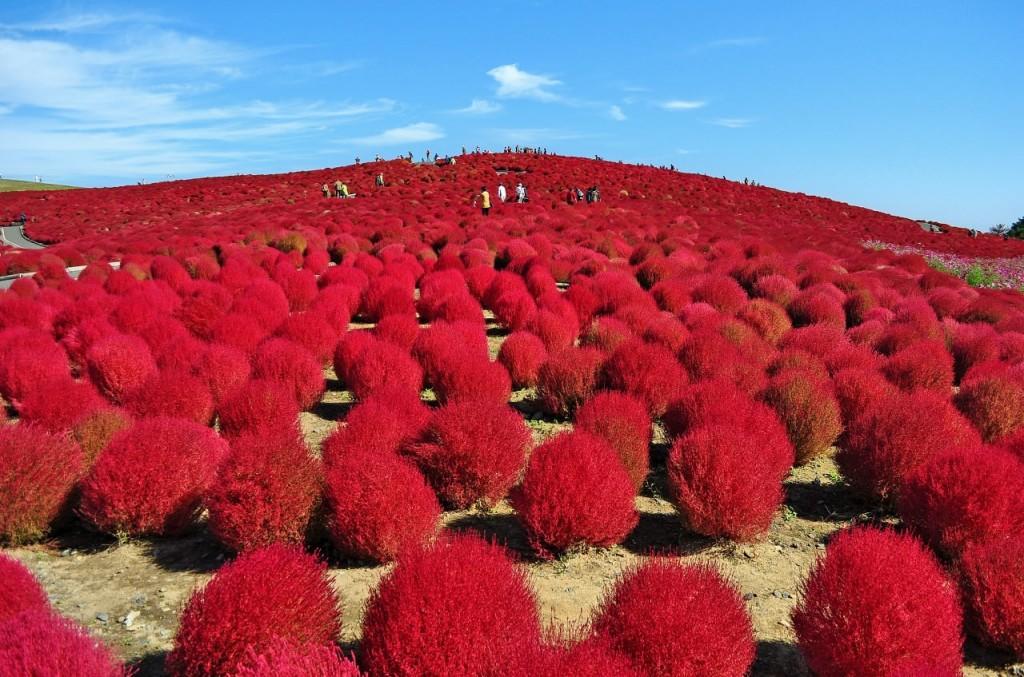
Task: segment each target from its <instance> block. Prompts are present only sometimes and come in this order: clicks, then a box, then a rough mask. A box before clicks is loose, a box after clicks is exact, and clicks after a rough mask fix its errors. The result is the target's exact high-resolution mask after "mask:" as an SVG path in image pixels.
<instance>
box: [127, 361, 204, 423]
mask: <svg viewBox="0 0 1024 677" xmlns="http://www.w3.org/2000/svg"><path fill="white" fill-rule="evenodd" d="M126 405H127V409H128V411H129V412H131V414H132V415H133V416H135V417H136V418H147V417H152V416H173V417H175V418H183V419H186V420H189V421H193V422H195V423H199V424H201V425H209V424H210V422H211V421H212V420H213V395H211V394H210V391H209V390H208V389H207V388H206V385H205V384H204V383H203V382H202V381H201V380H200V379H199V378H197V377H195V376H191V375H189V374H185V373H182V372H178V371H173V372H158V373H156V374H154V375H153V377H152V378H150V379H149V380H148V381H146V383H145V385H143V386H142V388H140V389H139V390H137V391H136V392H135V393H134V394H132V395H131V396H130V397H129V399H128V401H127V402H126Z"/></svg>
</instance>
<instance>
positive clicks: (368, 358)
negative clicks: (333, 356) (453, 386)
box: [346, 339, 423, 399]
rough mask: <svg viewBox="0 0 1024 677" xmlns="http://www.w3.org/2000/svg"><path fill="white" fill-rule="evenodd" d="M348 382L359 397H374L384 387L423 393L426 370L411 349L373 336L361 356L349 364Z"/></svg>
mask: <svg viewBox="0 0 1024 677" xmlns="http://www.w3.org/2000/svg"><path fill="white" fill-rule="evenodd" d="M346 384H347V385H348V387H349V388H351V389H352V392H353V394H355V396H356V397H357V398H359V399H366V398H367V397H370V396H371V395H372V394H373V393H374V391H376V390H378V389H380V388H393V389H403V390H408V391H409V392H412V393H419V392H420V389H421V388H422V386H423V370H422V369H421V368H420V365H419V364H417V363H416V360H414V359H413V358H412V356H410V355H409V353H408V352H407V351H405V350H403V349H401V348H399V347H398V346H396V345H394V344H392V343H387V342H385V341H379V340H376V339H373V340H372V341H370V342H369V343H367V344H366V346H365V347H364V349H363V350H362V352H361V353H360V354H359V358H358V360H356V361H355V362H354V363H353V364H351V365H350V366H349V367H348V368H347V375H346Z"/></svg>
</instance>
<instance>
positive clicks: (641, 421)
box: [573, 392, 652, 490]
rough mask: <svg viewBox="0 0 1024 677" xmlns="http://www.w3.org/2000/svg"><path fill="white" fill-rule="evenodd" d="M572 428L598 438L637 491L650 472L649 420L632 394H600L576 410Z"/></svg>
mask: <svg viewBox="0 0 1024 677" xmlns="http://www.w3.org/2000/svg"><path fill="white" fill-rule="evenodd" d="M573 423H574V425H575V428H576V429H578V430H583V431H585V432H588V433H590V434H592V435H596V436H597V437H600V438H602V439H603V440H604V441H605V442H607V443H608V444H609V445H610V446H611V448H612V449H614V450H615V453H617V454H618V456H619V460H621V461H622V465H623V466H624V467H625V468H626V472H627V473H628V474H629V478H630V480H632V482H633V488H634V489H637V490H638V489H639V488H640V487H641V486H643V483H644V480H646V479H647V472H648V470H649V469H650V452H649V449H650V446H651V434H652V433H651V417H650V416H649V415H648V413H647V408H646V407H645V406H644V404H643V403H642V402H641V401H639V400H638V399H637V398H635V397H633V396H632V395H627V394H625V393H616V392H601V393H598V394H596V395H594V397H592V398H590V399H589V400H587V401H586V402H585V403H584V404H583V406H581V407H580V408H579V409H577V410H576V416H575V419H574V421H573Z"/></svg>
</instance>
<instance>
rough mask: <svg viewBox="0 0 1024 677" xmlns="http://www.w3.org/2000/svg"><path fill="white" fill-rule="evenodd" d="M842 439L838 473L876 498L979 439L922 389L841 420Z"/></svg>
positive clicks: (947, 406)
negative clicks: (944, 455) (933, 461)
mask: <svg viewBox="0 0 1024 677" xmlns="http://www.w3.org/2000/svg"><path fill="white" fill-rule="evenodd" d="M845 439H846V444H844V445H843V446H842V447H840V449H839V453H838V454H836V462H837V463H838V465H839V469H840V470H841V471H842V473H843V476H844V477H845V478H846V479H847V480H848V481H849V482H850V484H851V485H852V486H853V487H854V488H855V489H857V490H858V491H860V492H861V493H863V494H865V495H867V496H873V497H876V498H881V499H886V498H889V497H890V496H892V495H894V494H895V493H896V491H897V490H898V489H899V486H900V484H901V483H902V481H903V480H904V478H906V476H907V475H908V474H909V473H911V472H913V471H914V470H916V469H917V468H919V467H921V466H922V465H924V464H925V463H927V462H928V461H929V460H931V459H933V458H936V457H938V456H940V455H942V453H943V452H945V451H947V450H951V449H955V448H957V447H970V446H977V445H978V444H980V443H981V440H980V438H979V437H978V433H977V431H975V430H974V428H973V427H972V426H971V424H970V423H969V422H968V421H967V420H966V419H965V418H964V417H963V416H961V415H960V414H959V413H958V412H957V411H956V409H954V408H953V405H952V404H950V403H949V401H948V400H945V399H943V398H941V397H939V396H938V395H936V394H935V393H932V392H930V391H927V390H918V391H915V392H913V393H899V394H896V395H894V396H892V397H888V398H884V399H881V400H876V401H875V402H874V403H873V404H871V405H869V406H868V407H867V408H865V409H864V410H862V411H861V412H860V413H859V414H858V415H855V416H854V417H853V418H852V419H851V420H850V421H847V429H846V436H845Z"/></svg>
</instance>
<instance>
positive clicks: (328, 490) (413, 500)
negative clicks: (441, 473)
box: [325, 448, 441, 562]
mask: <svg viewBox="0 0 1024 677" xmlns="http://www.w3.org/2000/svg"><path fill="white" fill-rule="evenodd" d="M325 484H326V486H325V497H326V499H327V520H328V524H327V528H328V533H329V534H330V537H331V541H332V542H333V543H334V545H335V547H337V548H338V550H339V551H341V552H343V553H344V554H346V555H349V556H352V557H355V558H357V559H364V560H370V561H374V562H389V561H391V560H393V559H395V557H397V556H399V554H400V553H401V552H402V551H403V550H405V549H407V548H410V547H422V546H424V545H426V543H427V542H428V541H429V540H430V539H431V538H432V537H433V536H434V534H435V533H436V531H437V528H438V522H439V521H440V519H441V506H440V505H439V504H438V502H437V497H436V496H435V495H434V492H433V490H431V488H430V485H428V484H427V481H426V480H425V479H424V478H423V475H422V474H421V473H420V471H419V470H418V469H417V468H416V466H415V465H413V463H412V462H411V461H409V460H408V459H405V458H402V457H401V456H399V455H397V454H395V453H391V452H386V451H384V452H382V451H379V450H375V449H354V448H350V449H348V450H346V451H345V452H343V453H341V454H339V455H337V457H336V458H335V459H334V460H333V461H332V462H331V465H330V467H329V468H328V469H327V477H326V483H325Z"/></svg>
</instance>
